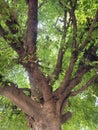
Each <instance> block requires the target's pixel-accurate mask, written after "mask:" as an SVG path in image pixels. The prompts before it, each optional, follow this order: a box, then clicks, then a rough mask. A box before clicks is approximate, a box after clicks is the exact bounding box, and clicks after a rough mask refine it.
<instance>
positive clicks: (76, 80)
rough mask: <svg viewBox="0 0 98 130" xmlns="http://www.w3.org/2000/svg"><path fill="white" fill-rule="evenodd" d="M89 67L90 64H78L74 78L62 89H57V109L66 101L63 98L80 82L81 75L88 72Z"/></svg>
mask: <svg viewBox="0 0 98 130" xmlns="http://www.w3.org/2000/svg"><path fill="white" fill-rule="evenodd" d="M91 68H92V67H91V66H79V68H78V70H77V73H76V76H75V78H73V79H70V82H69V83H68V84H67V86H66V88H65V89H64V90H63V91H58V93H56V97H57V99H58V101H57V103H56V107H57V108H58V109H59V111H60V110H61V109H62V106H63V103H64V102H65V101H66V100H65V99H66V98H68V97H69V96H70V92H71V90H72V89H73V88H74V87H75V86H76V85H78V84H79V83H80V82H81V80H82V77H83V75H84V74H86V73H87V72H89V71H90V69H91ZM64 100H65V101H64Z"/></svg>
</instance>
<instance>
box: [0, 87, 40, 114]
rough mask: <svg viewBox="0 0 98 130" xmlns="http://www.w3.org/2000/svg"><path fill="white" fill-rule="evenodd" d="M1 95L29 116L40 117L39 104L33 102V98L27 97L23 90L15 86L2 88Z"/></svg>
mask: <svg viewBox="0 0 98 130" xmlns="http://www.w3.org/2000/svg"><path fill="white" fill-rule="evenodd" d="M0 95H3V96H6V97H7V98H9V99H10V100H11V101H12V102H13V103H14V104H15V105H17V106H18V107H20V108H21V109H22V110H23V111H24V112H25V113H26V114H28V115H29V116H32V117H33V116H38V115H39V114H40V112H41V107H40V105H39V104H37V103H35V102H33V101H32V100H31V98H29V97H28V96H26V95H25V94H24V93H23V92H22V91H21V90H19V89H18V88H16V87H14V86H8V85H7V86H4V87H2V86H0ZM32 108H33V109H32Z"/></svg>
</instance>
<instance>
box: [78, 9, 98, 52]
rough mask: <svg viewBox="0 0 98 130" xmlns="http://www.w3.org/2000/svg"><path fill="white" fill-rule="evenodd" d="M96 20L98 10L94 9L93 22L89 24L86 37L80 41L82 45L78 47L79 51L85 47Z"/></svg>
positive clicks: (97, 19)
mask: <svg viewBox="0 0 98 130" xmlns="http://www.w3.org/2000/svg"><path fill="white" fill-rule="evenodd" d="M97 21H98V10H97V11H96V14H95V17H94V19H93V22H92V24H91V26H90V29H89V31H88V34H87V37H86V39H85V41H84V42H83V43H82V45H81V46H80V48H79V50H80V51H81V50H83V49H84V48H85V46H86V45H87V44H88V42H89V37H90V36H91V34H92V32H93V30H94V25H95V23H96V22H97Z"/></svg>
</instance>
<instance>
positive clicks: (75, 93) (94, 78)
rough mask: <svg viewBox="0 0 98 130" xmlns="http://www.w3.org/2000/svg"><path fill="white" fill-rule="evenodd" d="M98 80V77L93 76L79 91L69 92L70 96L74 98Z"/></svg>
mask: <svg viewBox="0 0 98 130" xmlns="http://www.w3.org/2000/svg"><path fill="white" fill-rule="evenodd" d="M96 78H98V75H95V76H93V77H92V78H91V79H90V80H89V81H88V82H87V83H86V84H85V85H84V86H82V87H81V88H80V89H79V90H77V91H73V92H71V94H70V96H76V95H78V94H79V93H82V92H83V91H85V90H86V89H87V88H88V87H89V86H90V85H92V84H93V83H94V81H95V80H96Z"/></svg>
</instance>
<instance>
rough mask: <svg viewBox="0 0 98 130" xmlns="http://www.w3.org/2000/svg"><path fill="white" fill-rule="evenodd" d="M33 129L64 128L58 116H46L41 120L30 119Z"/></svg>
mask: <svg viewBox="0 0 98 130" xmlns="http://www.w3.org/2000/svg"><path fill="white" fill-rule="evenodd" d="M29 123H30V124H29V126H30V127H31V130H62V129H61V123H60V121H59V120H58V118H57V117H48V118H46V117H44V119H43V118H42V119H41V120H39V121H38V120H34V119H31V120H29Z"/></svg>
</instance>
